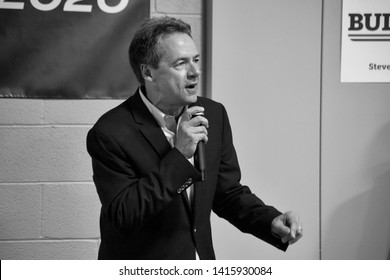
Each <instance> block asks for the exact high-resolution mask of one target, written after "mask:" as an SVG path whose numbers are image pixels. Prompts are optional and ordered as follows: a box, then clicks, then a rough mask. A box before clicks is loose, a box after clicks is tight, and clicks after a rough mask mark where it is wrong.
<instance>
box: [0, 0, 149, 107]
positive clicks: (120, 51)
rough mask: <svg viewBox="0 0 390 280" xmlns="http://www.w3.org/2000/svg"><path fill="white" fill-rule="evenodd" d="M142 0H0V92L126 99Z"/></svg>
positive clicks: (144, 9) (145, 12)
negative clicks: (131, 51) (129, 48)
mask: <svg viewBox="0 0 390 280" xmlns="http://www.w3.org/2000/svg"><path fill="white" fill-rule="evenodd" d="M149 2H150V1H145V0H93V1H92V0H90V1H88V0H0V97H3V98H45V99H46V98H48V99H49V98H50V99H57V98H58V99H63V98H64V99H81V98H126V97H128V96H130V95H131V94H132V93H133V92H134V90H135V89H136V87H137V86H138V83H137V80H136V78H135V76H134V74H133V73H132V71H131V67H130V64H129V59H128V47H129V44H130V40H131V39H132V37H133V35H134V32H135V30H136V28H137V27H138V25H139V22H140V21H141V20H142V19H144V18H147V17H149V13H150V10H149Z"/></svg>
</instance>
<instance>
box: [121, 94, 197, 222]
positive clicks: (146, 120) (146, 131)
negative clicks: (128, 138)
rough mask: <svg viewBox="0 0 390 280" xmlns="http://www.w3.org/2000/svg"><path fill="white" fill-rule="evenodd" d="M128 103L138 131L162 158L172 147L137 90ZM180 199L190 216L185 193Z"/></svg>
mask: <svg viewBox="0 0 390 280" xmlns="http://www.w3.org/2000/svg"><path fill="white" fill-rule="evenodd" d="M130 100H131V102H130ZM128 101H129V102H128V106H129V110H130V111H131V112H132V114H133V117H134V120H135V122H136V123H137V124H138V125H139V131H140V132H141V134H142V135H143V136H144V137H145V138H146V140H147V141H148V142H149V144H150V145H151V146H152V147H153V149H154V150H155V151H156V152H157V154H158V155H159V156H160V158H162V157H163V156H164V155H165V154H166V153H167V152H168V151H170V150H171V149H172V147H171V145H170V144H169V142H168V140H167V138H166V137H165V135H164V133H163V131H162V130H161V127H160V125H159V124H158V123H157V121H156V120H155V119H154V117H153V115H152V114H151V113H150V112H149V110H148V108H147V107H146V105H145V103H144V102H143V101H142V99H141V96H140V94H139V92H138V90H137V91H136V93H135V94H134V95H133V96H132V97H131V98H129V100H128ZM181 197H182V199H183V201H184V204H185V207H186V209H187V211H188V213H189V214H190V216H192V215H191V213H192V209H191V204H190V202H189V198H188V195H187V192H186V191H184V192H182V193H181ZM194 202H195V199H194V200H193V203H194Z"/></svg>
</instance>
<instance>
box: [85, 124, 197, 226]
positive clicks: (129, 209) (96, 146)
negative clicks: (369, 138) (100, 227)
mask: <svg viewBox="0 0 390 280" xmlns="http://www.w3.org/2000/svg"><path fill="white" fill-rule="evenodd" d="M87 149H88V152H89V154H90V155H91V157H92V168H93V179H94V183H95V185H96V188H97V192H98V195H99V198H100V201H101V203H102V211H105V212H106V215H107V216H108V218H109V220H110V221H111V223H113V224H114V226H115V227H116V228H117V229H118V230H119V231H121V232H124V233H127V232H133V231H136V230H137V229H138V228H139V227H141V226H142V225H143V224H144V223H145V222H147V221H148V220H150V219H151V218H153V217H154V216H155V215H156V214H157V213H159V212H160V211H162V210H163V209H164V208H165V207H167V205H169V204H170V203H171V202H172V200H173V199H179V198H180V193H179V192H180V191H178V190H179V189H180V188H182V187H183V186H187V185H188V180H189V178H198V177H199V173H198V172H197V171H196V169H194V167H193V166H192V165H191V164H190V163H189V162H188V160H187V159H186V158H185V157H184V156H183V155H182V154H181V153H180V152H179V151H178V150H177V149H175V148H173V149H172V150H170V151H168V152H167V154H166V155H165V156H164V157H163V158H162V159H161V161H160V163H159V164H158V165H157V166H156V167H154V168H153V169H151V171H150V172H149V173H148V174H146V175H144V176H140V175H139V174H137V171H136V170H135V168H134V167H133V166H132V164H131V160H129V155H126V154H125V153H124V152H123V149H122V147H121V146H120V145H119V144H118V143H117V141H116V140H115V139H113V137H112V136H111V135H108V134H104V133H101V132H100V131H99V130H96V129H94V128H92V129H91V130H90V131H89V133H88V136H87ZM140 152H142V151H139V153H140Z"/></svg>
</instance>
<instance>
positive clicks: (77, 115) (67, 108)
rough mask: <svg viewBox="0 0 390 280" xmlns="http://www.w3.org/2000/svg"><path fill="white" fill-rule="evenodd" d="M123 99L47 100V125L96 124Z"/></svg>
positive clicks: (45, 109) (45, 107)
mask: <svg viewBox="0 0 390 280" xmlns="http://www.w3.org/2000/svg"><path fill="white" fill-rule="evenodd" d="M123 101H124V100H122V99H114V100H113V99H105V100H85V99H84V100H45V103H44V105H45V106H44V111H45V123H46V124H94V123H95V122H96V121H97V120H98V118H99V117H100V116H101V115H103V114H104V113H105V112H107V111H108V110H110V109H112V108H114V107H115V106H117V105H119V104H120V103H122V102H123Z"/></svg>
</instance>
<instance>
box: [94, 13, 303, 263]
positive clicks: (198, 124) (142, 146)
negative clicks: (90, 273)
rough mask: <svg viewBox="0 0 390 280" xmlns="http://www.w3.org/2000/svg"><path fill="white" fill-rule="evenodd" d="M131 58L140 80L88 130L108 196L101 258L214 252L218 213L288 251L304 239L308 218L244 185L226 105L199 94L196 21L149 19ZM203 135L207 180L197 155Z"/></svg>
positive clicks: (100, 187) (209, 255) (99, 182)
mask: <svg viewBox="0 0 390 280" xmlns="http://www.w3.org/2000/svg"><path fill="white" fill-rule="evenodd" d="M129 57H130V63H131V66H132V68H133V71H134V73H135V74H136V76H137V79H138V80H139V82H140V84H141V86H140V87H139V89H138V90H137V91H136V92H135V94H134V95H133V96H131V97H130V98H129V99H127V100H126V101H125V102H123V103H122V104H120V105H119V106H118V107H116V108H114V109H112V110H110V111H109V112H107V113H106V114H104V115H103V116H102V117H101V118H100V119H99V120H98V121H97V123H96V124H95V125H94V127H93V128H92V129H91V130H90V131H89V133H88V137H87V148H88V152H89V154H90V155H91V157H92V164H93V173H94V175H93V178H94V182H95V185H96V188H97V192H98V194H99V198H100V200H101V203H102V208H101V217H100V229H101V245H100V249H99V256H98V257H99V259H196V258H199V259H215V254H214V249H213V244H212V239H211V225H210V214H211V210H212V211H214V212H215V213H216V214H217V215H218V216H220V217H222V218H225V219H226V220H228V221H229V222H230V223H232V224H233V225H235V226H236V227H237V228H239V229H240V230H241V231H243V232H247V233H251V234H253V235H254V236H256V237H258V238H260V239H262V240H264V241H266V242H268V243H270V244H272V245H273V246H275V247H277V248H279V249H281V250H286V249H287V247H288V244H292V243H294V242H296V241H297V240H298V239H299V238H300V237H301V236H302V227H301V225H300V220H299V217H298V216H297V215H296V214H295V213H293V212H287V213H284V214H282V213H281V212H279V211H278V210H276V209H275V208H274V207H272V206H268V205H265V204H264V203H263V201H261V200H260V199H259V198H258V197H256V196H255V195H254V194H253V193H252V192H251V191H250V189H249V188H248V187H247V186H243V185H241V183H240V179H241V178H240V168H239V164H238V161H237V156H236V152H235V149H234V146H233V140H232V132H231V128H230V124H229V119H228V116H227V113H226V111H225V108H224V107H223V105H221V104H219V103H217V102H215V101H212V100H210V99H207V98H202V97H198V96H197V95H196V94H197V90H198V86H199V76H200V70H199V53H198V51H197V48H196V46H195V44H194V42H193V40H192V37H191V29H190V26H189V25H188V24H186V23H184V22H183V21H181V20H177V19H174V18H170V17H162V18H153V19H149V20H146V21H145V22H144V23H143V24H142V25H141V26H140V28H139V30H138V31H137V32H136V34H135V36H134V38H133V40H132V42H131V45H130V48H129ZM197 101H198V102H199V103H200V104H201V105H196V106H192V107H191V106H188V105H190V104H192V103H195V102H197ZM200 141H203V142H204V143H206V144H205V161H206V166H207V170H206V172H207V178H206V180H204V181H202V180H201V173H200V171H199V170H198V168H197V164H196V162H194V154H195V152H196V149H197V146H198V143H199V142H200Z"/></svg>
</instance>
